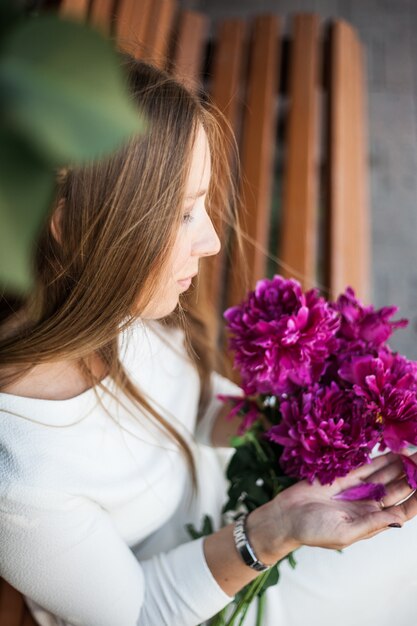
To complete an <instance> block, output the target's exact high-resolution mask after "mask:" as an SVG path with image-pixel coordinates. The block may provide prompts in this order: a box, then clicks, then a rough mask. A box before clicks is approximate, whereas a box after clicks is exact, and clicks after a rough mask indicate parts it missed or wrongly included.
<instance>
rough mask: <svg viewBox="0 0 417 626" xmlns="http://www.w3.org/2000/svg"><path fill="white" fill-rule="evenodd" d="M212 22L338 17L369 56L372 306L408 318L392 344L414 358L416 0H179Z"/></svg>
mask: <svg viewBox="0 0 417 626" xmlns="http://www.w3.org/2000/svg"><path fill="white" fill-rule="evenodd" d="M183 3H184V4H188V6H189V7H193V8H198V9H201V10H203V11H204V12H206V13H209V14H211V15H212V16H213V17H214V18H217V17H224V16H226V15H250V14H259V13H262V12H277V13H279V14H280V15H284V16H289V15H291V14H292V13H297V12H315V13H318V14H319V15H321V16H323V17H324V18H328V17H341V18H344V19H346V20H348V21H349V22H350V23H351V24H352V25H353V26H354V27H355V28H356V29H357V31H358V33H359V36H360V39H361V41H362V42H363V44H364V46H365V50H366V54H367V77H368V78H367V80H368V113H369V164H370V172H371V184H370V200H371V207H372V289H373V302H374V304H375V305H376V306H382V305H388V304H396V305H398V306H399V307H400V314H401V315H402V316H404V317H407V318H409V319H410V326H409V328H408V329H406V330H399V331H397V335H396V337H395V338H394V339H393V340H392V342H391V345H392V346H393V347H394V348H395V349H397V350H400V351H401V352H402V353H404V354H406V355H407V356H408V357H409V358H414V359H417V35H416V33H417V0H280V1H277V0H275V1H274V0H258V1H257V2H256V1H254V0H184V2H183Z"/></svg>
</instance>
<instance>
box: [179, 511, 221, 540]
mask: <svg viewBox="0 0 417 626" xmlns="http://www.w3.org/2000/svg"><path fill="white" fill-rule="evenodd" d="M185 528H186V530H187V532H188V533H189V535H190V537H191V538H192V539H199V538H200V537H207V535H211V534H212V533H214V526H213V520H212V519H211V517H210V516H209V515H205V516H204V518H203V525H202V527H201V530H197V528H196V527H195V526H194V524H186V525H185Z"/></svg>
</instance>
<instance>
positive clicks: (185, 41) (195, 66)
mask: <svg viewBox="0 0 417 626" xmlns="http://www.w3.org/2000/svg"><path fill="white" fill-rule="evenodd" d="M208 25H209V22H208V18H207V16H206V15H203V14H202V13H197V12H196V11H182V12H181V14H180V16H179V21H178V28H177V34H176V38H175V39H176V41H175V48H174V51H173V55H172V59H170V61H171V73H172V75H173V76H175V78H176V79H177V80H180V81H181V82H183V83H184V84H185V85H186V86H187V87H188V88H189V89H191V90H192V91H195V90H196V89H197V88H198V86H199V85H200V83H201V70H202V66H203V59H204V50H205V43H206V36H207V31H208Z"/></svg>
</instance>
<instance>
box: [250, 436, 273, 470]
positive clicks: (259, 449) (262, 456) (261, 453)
mask: <svg viewBox="0 0 417 626" xmlns="http://www.w3.org/2000/svg"><path fill="white" fill-rule="evenodd" d="M250 440H251V442H252V443H253V445H254V446H255V448H256V451H257V453H258V456H259V460H260V461H264V462H266V463H267V462H268V460H269V459H268V457H267V455H266V454H265V451H264V450H263V449H262V446H261V444H260V443H259V440H258V438H257V436H256V435H254V434H253V433H251V437H250Z"/></svg>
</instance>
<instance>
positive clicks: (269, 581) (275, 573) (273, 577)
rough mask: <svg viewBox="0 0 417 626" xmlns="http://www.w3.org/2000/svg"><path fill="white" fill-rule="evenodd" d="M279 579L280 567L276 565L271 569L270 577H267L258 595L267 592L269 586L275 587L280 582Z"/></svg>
mask: <svg viewBox="0 0 417 626" xmlns="http://www.w3.org/2000/svg"><path fill="white" fill-rule="evenodd" d="M278 581H279V569H278V565H274V566H273V567H271V569H270V570H269V574H268V577H267V578H266V579H265V581H264V583H263V585H262V587H261V588H260V590H259V591H258V593H257V595H258V596H259V597H260V596H262V595H263V594H264V593H265V591H266V590H267V589H268V587H273V586H274V585H276V584H277V583H278Z"/></svg>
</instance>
